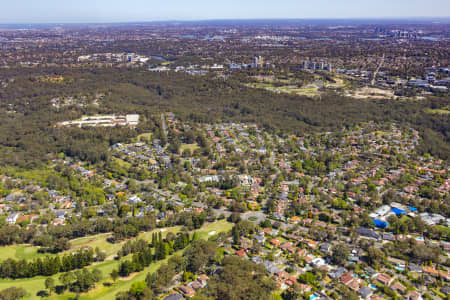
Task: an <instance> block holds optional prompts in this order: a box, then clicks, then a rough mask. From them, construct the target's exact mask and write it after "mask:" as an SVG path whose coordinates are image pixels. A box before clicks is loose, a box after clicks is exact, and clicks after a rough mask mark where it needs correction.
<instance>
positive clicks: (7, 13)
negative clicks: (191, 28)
mask: <svg viewBox="0 0 450 300" xmlns="http://www.w3.org/2000/svg"><path fill="white" fill-rule="evenodd" d="M3 2H4V3H2V4H1V5H0V23H1V24H6V23H83V22H84V23H87V22H94V23H102V22H148V21H170V20H179V21H183V20H186V21H189V20H215V19H315V18H320V19H346V18H349V19H350V18H408V17H428V18H442V17H450V1H449V0H428V1H424V0H313V1H311V0H278V1H273V0H260V1H256V0H226V1H225V0H166V1H153V0H127V1H123V0H121V1H119V0H76V1H74V0H69V1H64V0H58V1H56V0H13V1H3Z"/></svg>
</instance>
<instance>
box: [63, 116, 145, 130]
mask: <svg viewBox="0 0 450 300" xmlns="http://www.w3.org/2000/svg"><path fill="white" fill-rule="evenodd" d="M138 123H139V115H136V114H133V115H125V116H116V115H106V116H85V117H82V118H81V119H79V120H75V121H65V122H61V123H58V125H60V126H78V127H83V126H91V127H113V126H130V127H135V126H137V124H138Z"/></svg>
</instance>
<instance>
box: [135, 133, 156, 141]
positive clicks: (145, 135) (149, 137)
mask: <svg viewBox="0 0 450 300" xmlns="http://www.w3.org/2000/svg"><path fill="white" fill-rule="evenodd" d="M152 135H153V133H151V132H149V133H143V134H140V135H138V136H137V140H138V141H142V139H144V140H150V139H151V138H152Z"/></svg>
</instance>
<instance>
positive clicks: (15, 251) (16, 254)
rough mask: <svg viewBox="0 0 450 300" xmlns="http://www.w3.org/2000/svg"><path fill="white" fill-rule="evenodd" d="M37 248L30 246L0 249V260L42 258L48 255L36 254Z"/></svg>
mask: <svg viewBox="0 0 450 300" xmlns="http://www.w3.org/2000/svg"><path fill="white" fill-rule="evenodd" d="M38 249H39V248H38V247H34V246H30V245H13V246H4V247H0V260H2V261H3V260H5V259H8V258H13V259H33V258H37V257H43V256H46V255H48V254H44V253H38Z"/></svg>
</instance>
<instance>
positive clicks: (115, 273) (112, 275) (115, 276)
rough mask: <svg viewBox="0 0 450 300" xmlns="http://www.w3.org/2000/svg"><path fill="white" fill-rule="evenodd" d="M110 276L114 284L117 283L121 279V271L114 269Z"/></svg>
mask: <svg viewBox="0 0 450 300" xmlns="http://www.w3.org/2000/svg"><path fill="white" fill-rule="evenodd" d="M109 275H110V276H111V279H112V280H113V282H114V283H116V280H117V278H119V271H118V270H117V269H114V270H112V271H111V273H110V274H109Z"/></svg>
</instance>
